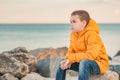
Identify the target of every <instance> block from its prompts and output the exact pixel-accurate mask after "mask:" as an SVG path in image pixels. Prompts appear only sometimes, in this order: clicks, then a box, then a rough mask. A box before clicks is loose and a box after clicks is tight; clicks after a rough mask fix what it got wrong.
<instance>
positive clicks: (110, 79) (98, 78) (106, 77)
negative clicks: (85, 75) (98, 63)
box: [90, 71, 119, 80]
mask: <svg viewBox="0 0 120 80" xmlns="http://www.w3.org/2000/svg"><path fill="white" fill-rule="evenodd" d="M90 80H119V75H118V74H117V73H116V72H114V71H107V72H106V73H105V74H103V75H102V74H101V75H91V77H90Z"/></svg>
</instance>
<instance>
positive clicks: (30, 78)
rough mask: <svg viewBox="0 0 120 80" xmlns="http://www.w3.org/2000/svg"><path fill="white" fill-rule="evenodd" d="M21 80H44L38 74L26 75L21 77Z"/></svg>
mask: <svg viewBox="0 0 120 80" xmlns="http://www.w3.org/2000/svg"><path fill="white" fill-rule="evenodd" d="M21 80H44V78H43V77H42V76H40V75H39V74H38V73H35V72H31V73H29V74H27V75H26V76H25V77H23V78H22V79H21Z"/></svg>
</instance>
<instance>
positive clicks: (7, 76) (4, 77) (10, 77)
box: [0, 73, 19, 80]
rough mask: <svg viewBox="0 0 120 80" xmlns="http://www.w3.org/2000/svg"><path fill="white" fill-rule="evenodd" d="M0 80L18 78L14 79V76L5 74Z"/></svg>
mask: <svg viewBox="0 0 120 80" xmlns="http://www.w3.org/2000/svg"><path fill="white" fill-rule="evenodd" d="M0 80H19V79H18V78H16V77H15V76H13V75H12V74H10V73H6V74H4V75H3V76H1V77H0Z"/></svg>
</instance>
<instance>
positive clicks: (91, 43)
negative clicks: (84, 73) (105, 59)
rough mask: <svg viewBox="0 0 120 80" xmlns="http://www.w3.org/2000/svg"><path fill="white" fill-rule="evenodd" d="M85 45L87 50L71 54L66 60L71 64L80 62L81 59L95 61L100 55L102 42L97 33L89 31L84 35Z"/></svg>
mask: <svg viewBox="0 0 120 80" xmlns="http://www.w3.org/2000/svg"><path fill="white" fill-rule="evenodd" d="M86 35H87V36H85V43H86V45H87V50H86V51H84V52H78V53H71V54H69V55H68V57H67V58H68V60H69V61H70V62H71V63H74V62H80V61H81V60H83V59H89V60H95V58H96V57H97V56H98V55H99V54H100V53H101V47H104V46H103V45H102V41H101V39H100V36H99V34H98V33H96V32H94V31H89V32H87V33H86Z"/></svg>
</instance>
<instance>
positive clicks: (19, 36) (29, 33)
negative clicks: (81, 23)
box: [0, 24, 120, 56]
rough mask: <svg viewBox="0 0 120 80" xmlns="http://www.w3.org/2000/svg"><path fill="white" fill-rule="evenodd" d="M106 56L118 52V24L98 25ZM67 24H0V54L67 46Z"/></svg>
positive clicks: (119, 25) (119, 37)
mask: <svg viewBox="0 0 120 80" xmlns="http://www.w3.org/2000/svg"><path fill="white" fill-rule="evenodd" d="M99 27H100V29H101V38H102V40H103V42H104V44H105V47H106V50H107V53H108V55H110V56H114V55H115V54H116V53H117V51H118V50H120V24H99ZM69 36H70V25H69V24H0V52H3V51H6V50H11V49H14V48H16V47H19V46H22V47H26V49H28V50H33V49H37V48H47V47H53V48H57V47H63V46H66V47H68V46H69Z"/></svg>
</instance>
